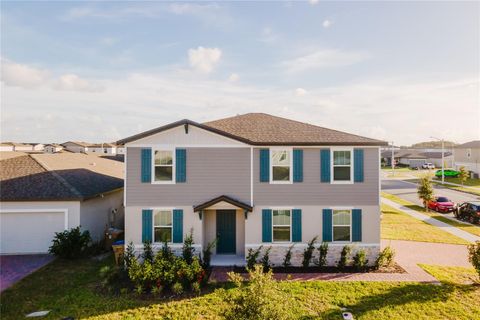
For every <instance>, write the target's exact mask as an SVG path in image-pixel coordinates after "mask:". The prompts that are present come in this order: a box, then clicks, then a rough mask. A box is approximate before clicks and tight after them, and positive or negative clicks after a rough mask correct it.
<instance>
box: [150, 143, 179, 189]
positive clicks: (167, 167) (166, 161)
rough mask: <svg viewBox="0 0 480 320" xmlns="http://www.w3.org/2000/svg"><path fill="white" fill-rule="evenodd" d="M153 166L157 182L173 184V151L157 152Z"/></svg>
mask: <svg viewBox="0 0 480 320" xmlns="http://www.w3.org/2000/svg"><path fill="white" fill-rule="evenodd" d="M153 166H154V170H153V171H154V181H155V182H173V168H174V163H173V151H171V150H155V153H154V161H153Z"/></svg>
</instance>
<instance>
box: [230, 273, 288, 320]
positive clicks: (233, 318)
mask: <svg viewBox="0 0 480 320" xmlns="http://www.w3.org/2000/svg"><path fill="white" fill-rule="evenodd" d="M248 273H249V277H250V281H249V282H248V283H245V282H243V278H242V277H241V276H240V275H238V274H235V273H229V274H228V276H229V278H230V281H232V282H233V283H234V285H235V286H236V287H237V289H236V290H223V291H222V293H221V296H222V298H223V300H224V302H225V307H224V309H223V310H222V315H223V316H224V317H225V319H227V320H254V319H255V320H263V319H271V320H274V319H278V320H283V319H291V318H293V315H292V314H291V313H290V312H289V307H290V300H291V297H289V296H288V295H287V294H286V293H285V292H283V291H281V290H280V289H279V286H278V283H277V282H276V281H275V280H273V273H272V271H271V270H270V271H269V272H266V273H264V272H263V268H262V266H260V265H255V266H254V268H253V269H250V270H249V272H248Z"/></svg>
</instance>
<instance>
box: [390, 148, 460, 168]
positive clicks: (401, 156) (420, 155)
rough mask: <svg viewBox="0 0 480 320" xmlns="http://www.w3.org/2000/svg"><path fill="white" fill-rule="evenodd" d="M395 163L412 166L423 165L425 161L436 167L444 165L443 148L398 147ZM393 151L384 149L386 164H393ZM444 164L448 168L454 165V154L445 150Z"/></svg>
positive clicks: (395, 151) (395, 153) (395, 152)
mask: <svg viewBox="0 0 480 320" xmlns="http://www.w3.org/2000/svg"><path fill="white" fill-rule="evenodd" d="M394 157H395V164H396V165H398V164H402V165H405V166H409V167H410V168H418V167H421V166H422V165H423V164H424V163H433V164H434V165H435V167H437V168H440V167H442V150H438V149H437V150H424V149H397V150H394ZM391 158H392V151H391V150H385V151H382V159H383V160H384V163H385V164H386V165H390V164H391ZM443 158H444V165H445V167H446V168H451V167H453V154H452V153H451V152H449V151H446V150H445V151H444V155H443Z"/></svg>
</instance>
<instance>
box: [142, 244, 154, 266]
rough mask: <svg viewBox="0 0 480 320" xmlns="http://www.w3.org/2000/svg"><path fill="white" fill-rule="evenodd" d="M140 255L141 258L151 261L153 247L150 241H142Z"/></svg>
mask: <svg viewBox="0 0 480 320" xmlns="http://www.w3.org/2000/svg"><path fill="white" fill-rule="evenodd" d="M142 257H143V260H146V261H148V262H150V263H153V248H152V243H151V242H150V241H145V242H144V243H143V254H142Z"/></svg>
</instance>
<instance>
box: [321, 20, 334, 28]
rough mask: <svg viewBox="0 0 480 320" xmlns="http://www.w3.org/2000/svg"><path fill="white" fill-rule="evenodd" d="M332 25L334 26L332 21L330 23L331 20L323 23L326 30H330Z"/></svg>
mask: <svg viewBox="0 0 480 320" xmlns="http://www.w3.org/2000/svg"><path fill="white" fill-rule="evenodd" d="M331 25H332V21H330V20H328V19H327V20H324V21H323V22H322V26H323V27H324V28H325V29H327V28H330V26H331Z"/></svg>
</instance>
